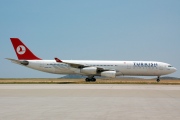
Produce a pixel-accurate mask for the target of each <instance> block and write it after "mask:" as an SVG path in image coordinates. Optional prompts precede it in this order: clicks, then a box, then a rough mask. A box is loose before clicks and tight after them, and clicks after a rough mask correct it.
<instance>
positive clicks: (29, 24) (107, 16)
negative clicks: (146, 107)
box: [0, 0, 180, 78]
mask: <svg viewBox="0 0 180 120" xmlns="http://www.w3.org/2000/svg"><path fill="white" fill-rule="evenodd" d="M179 6H180V1H179V0H122V1H121V0H89V1H88V0H51V1H50V0H48V1H47V0H34V1H33V0H16V1H10V0H4V1H3V0H2V1H0V15H1V17H0V33H1V35H0V40H1V44H0V48H1V50H2V51H1V67H0V71H1V72H0V78H31V77H32V78H36V77H40V78H46V77H53V78H56V77H59V76H60V75H55V74H49V73H43V72H39V71H36V70H31V69H28V68H25V67H22V66H18V65H16V64H13V63H11V62H10V61H8V60H6V59H4V58H16V59H17V57H16V55H15V52H14V50H13V47H12V45H11V42H10V40H9V38H10V37H18V38H20V39H21V40H22V41H23V42H24V43H25V44H26V45H27V46H28V47H29V48H30V49H31V50H32V51H33V52H34V53H35V54H36V55H37V56H38V57H40V58H43V59H53V58H54V57H59V58H61V59H72V60H153V61H162V62H167V63H170V64H172V65H173V66H175V67H176V68H177V69H178V70H180V64H179V61H180V53H179V51H180V7H179ZM170 76H173V77H180V72H179V71H177V72H176V73H173V74H171V75H170Z"/></svg>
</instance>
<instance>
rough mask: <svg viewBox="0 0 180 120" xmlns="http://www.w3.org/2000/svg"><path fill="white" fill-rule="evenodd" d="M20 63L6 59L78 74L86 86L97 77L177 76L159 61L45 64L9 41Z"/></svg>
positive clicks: (56, 61)
mask: <svg viewBox="0 0 180 120" xmlns="http://www.w3.org/2000/svg"><path fill="white" fill-rule="evenodd" d="M10 40H11V42H12V45H13V47H14V50H15V53H16V55H17V57H18V60H16V59H11V58H6V59H8V60H10V61H12V62H13V63H16V64H19V65H22V66H25V67H28V68H32V69H35V70H39V71H43V72H48V73H54V74H79V75H84V76H87V78H86V79H85V81H86V82H90V81H91V82H95V81H96V78H95V77H94V76H103V77H109V78H115V77H116V76H157V79H156V81H157V82H160V76H162V75H167V74H170V73H173V72H175V71H176V70H177V69H176V68H175V67H173V66H172V65H170V64H168V63H164V62H157V61H101V60H61V59H59V58H57V57H55V58H54V60H43V59H41V58H39V57H37V56H36V55H34V54H33V53H32V52H31V51H30V50H29V48H28V47H27V46H26V45H25V44H24V43H23V42H22V41H21V40H20V39H19V38H10Z"/></svg>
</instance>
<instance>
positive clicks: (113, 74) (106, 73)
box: [101, 71, 116, 78]
mask: <svg viewBox="0 0 180 120" xmlns="http://www.w3.org/2000/svg"><path fill="white" fill-rule="evenodd" d="M101 76H104V77H110V78H115V77H116V71H104V72H101Z"/></svg>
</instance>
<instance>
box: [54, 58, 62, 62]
mask: <svg viewBox="0 0 180 120" xmlns="http://www.w3.org/2000/svg"><path fill="white" fill-rule="evenodd" d="M54 59H55V60H56V62H62V60H60V59H59V58H56V57H55V58H54Z"/></svg>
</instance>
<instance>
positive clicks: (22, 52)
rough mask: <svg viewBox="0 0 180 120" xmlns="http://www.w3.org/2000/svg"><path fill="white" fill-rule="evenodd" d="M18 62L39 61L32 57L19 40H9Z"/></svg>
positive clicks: (34, 56)
mask: <svg viewBox="0 0 180 120" xmlns="http://www.w3.org/2000/svg"><path fill="white" fill-rule="evenodd" d="M10 39H11V42H12V45H13V47H14V50H15V52H16V55H17V57H18V59H19V60H41V59H40V58H38V57H37V56H36V55H34V54H33V53H32V52H31V51H30V50H29V49H28V47H26V45H24V43H23V42H21V40H20V39H19V38H10Z"/></svg>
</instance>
